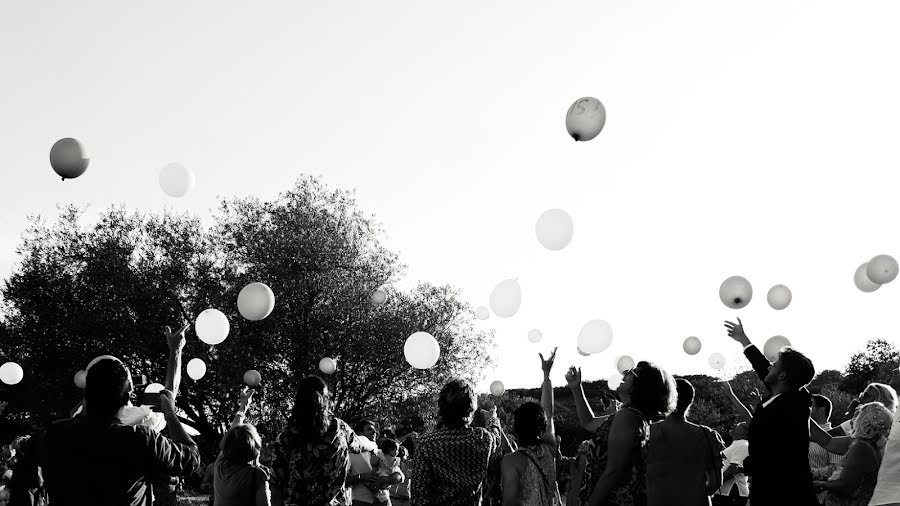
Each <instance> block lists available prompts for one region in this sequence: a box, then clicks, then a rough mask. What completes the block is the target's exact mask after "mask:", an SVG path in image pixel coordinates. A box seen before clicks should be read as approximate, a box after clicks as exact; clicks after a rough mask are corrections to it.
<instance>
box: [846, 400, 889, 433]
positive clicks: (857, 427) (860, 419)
mask: <svg viewBox="0 0 900 506" xmlns="http://www.w3.org/2000/svg"><path fill="white" fill-rule="evenodd" d="M893 423H894V415H892V414H891V412H890V411H888V409H887V408H886V407H885V406H884V404H882V403H880V402H868V403H866V404H863V405H862V406H860V408H859V411H858V412H857V413H856V416H855V417H854V418H853V430H852V432H851V434H850V435H851V436H852V437H855V438H859V439H868V440H869V441H876V442H877V441H880V440H882V439H884V438H887V437H888V434H889V433H890V432H891V425H893Z"/></svg>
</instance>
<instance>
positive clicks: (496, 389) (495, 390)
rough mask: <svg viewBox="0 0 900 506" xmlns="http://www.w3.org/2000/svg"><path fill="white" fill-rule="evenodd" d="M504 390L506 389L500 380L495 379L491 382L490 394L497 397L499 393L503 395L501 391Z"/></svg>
mask: <svg viewBox="0 0 900 506" xmlns="http://www.w3.org/2000/svg"><path fill="white" fill-rule="evenodd" d="M505 391H506V387H505V386H503V382H502V381H500V380H497V381H495V382H493V383H491V394H493V395H495V396H497V397H500V396H501V395H503V392H505Z"/></svg>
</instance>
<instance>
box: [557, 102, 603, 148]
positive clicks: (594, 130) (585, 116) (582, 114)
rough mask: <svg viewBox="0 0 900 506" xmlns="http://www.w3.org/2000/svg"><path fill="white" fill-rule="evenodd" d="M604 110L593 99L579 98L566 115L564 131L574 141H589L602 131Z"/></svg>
mask: <svg viewBox="0 0 900 506" xmlns="http://www.w3.org/2000/svg"><path fill="white" fill-rule="evenodd" d="M605 124H606V108H605V107H603V104H602V103H601V102H600V101H599V100H597V99H596V98H593V97H583V98H579V99H578V100H576V101H575V103H573V104H572V106H571V107H569V111H568V112H567V113H566V130H567V131H568V132H569V135H571V136H572V138H573V139H575V140H576V141H589V140H591V139H593V138H594V137H597V135H598V134H599V133H600V131H601V130H603V125H605Z"/></svg>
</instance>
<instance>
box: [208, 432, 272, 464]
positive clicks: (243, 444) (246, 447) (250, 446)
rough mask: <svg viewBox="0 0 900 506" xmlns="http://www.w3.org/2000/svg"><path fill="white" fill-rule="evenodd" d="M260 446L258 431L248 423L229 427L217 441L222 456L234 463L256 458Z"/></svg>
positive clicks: (244, 462) (246, 461) (242, 462)
mask: <svg viewBox="0 0 900 506" xmlns="http://www.w3.org/2000/svg"><path fill="white" fill-rule="evenodd" d="M261 448H262V440H261V439H260V438H259V433H257V432H256V427H254V426H253V425H251V424H249V423H244V424H241V425H238V426H237V427H233V428H231V429H230V430H229V431H228V432H227V433H225V437H223V438H222V442H221V443H219V449H220V450H222V458H224V459H225V460H228V461H230V462H232V463H235V464H246V463H248V462H250V461H252V460H254V459H256V457H259V451H260V449H261Z"/></svg>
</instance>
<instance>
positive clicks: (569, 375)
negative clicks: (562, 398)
mask: <svg viewBox="0 0 900 506" xmlns="http://www.w3.org/2000/svg"><path fill="white" fill-rule="evenodd" d="M566 383H568V384H569V388H576V387H578V386H580V385H581V368H580V367H579V368H577V369H576V368H575V366H574V365H573V366H571V367H569V371H568V372H566Z"/></svg>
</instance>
